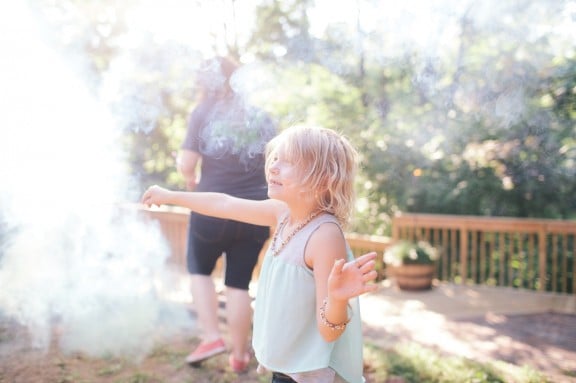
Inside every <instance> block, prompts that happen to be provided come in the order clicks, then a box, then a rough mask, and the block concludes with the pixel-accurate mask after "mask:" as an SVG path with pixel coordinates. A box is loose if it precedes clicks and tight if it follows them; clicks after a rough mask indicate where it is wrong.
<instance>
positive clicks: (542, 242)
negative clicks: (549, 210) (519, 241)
mask: <svg viewBox="0 0 576 383" xmlns="http://www.w3.org/2000/svg"><path fill="white" fill-rule="evenodd" d="M538 274H539V277H540V286H538V290H540V291H545V290H546V230H545V228H544V227H543V226H542V227H541V228H540V230H538Z"/></svg>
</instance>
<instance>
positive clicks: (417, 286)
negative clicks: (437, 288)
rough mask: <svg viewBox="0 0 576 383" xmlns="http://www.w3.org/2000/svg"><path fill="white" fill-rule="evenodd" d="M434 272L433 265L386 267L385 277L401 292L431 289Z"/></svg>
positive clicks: (434, 267)
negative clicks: (394, 283) (392, 281)
mask: <svg viewBox="0 0 576 383" xmlns="http://www.w3.org/2000/svg"><path fill="white" fill-rule="evenodd" d="M435 271H436V266H435V265H400V266H391V265H387V266H386V275H387V276H388V278H390V279H392V280H394V281H395V282H396V285H397V286H398V287H399V288H400V289H402V290H412V291H416V290H429V289H431V288H432V280H433V279H434V273H435Z"/></svg>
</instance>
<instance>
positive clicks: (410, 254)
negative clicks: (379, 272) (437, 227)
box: [384, 240, 438, 290]
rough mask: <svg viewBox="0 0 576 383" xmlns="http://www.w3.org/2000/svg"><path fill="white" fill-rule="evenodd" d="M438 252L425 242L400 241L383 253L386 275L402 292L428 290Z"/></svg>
mask: <svg viewBox="0 0 576 383" xmlns="http://www.w3.org/2000/svg"><path fill="white" fill-rule="evenodd" d="M437 259H438V250H437V249H436V248H435V247H434V246H432V245H431V244H430V243H428V242H426V241H406V240H401V241H398V242H396V243H395V244H393V245H392V246H391V247H389V248H388V249H386V251H385V252H384V264H385V265H386V275H387V277H388V278H390V279H391V280H393V281H394V282H395V283H396V285H397V286H398V287H399V288H400V289H402V290H428V289H431V288H432V280H433V279H434V275H435V272H436V261H437Z"/></svg>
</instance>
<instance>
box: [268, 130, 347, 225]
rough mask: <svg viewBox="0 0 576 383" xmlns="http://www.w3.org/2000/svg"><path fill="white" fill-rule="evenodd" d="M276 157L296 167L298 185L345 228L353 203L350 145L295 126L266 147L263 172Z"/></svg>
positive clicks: (328, 133)
mask: <svg viewBox="0 0 576 383" xmlns="http://www.w3.org/2000/svg"><path fill="white" fill-rule="evenodd" d="M276 154H281V155H282V156H283V157H286V158H289V159H290V161H291V162H293V163H294V164H295V165H296V167H297V168H298V169H299V175H300V177H301V185H302V186H304V187H306V188H308V189H310V191H311V193H313V196H314V198H315V201H316V202H317V204H318V207H319V208H320V209H321V210H323V211H326V212H328V213H330V214H333V215H334V216H335V217H336V218H337V219H338V221H339V222H340V224H341V225H342V226H345V225H346V224H347V223H348V220H349V218H350V215H351V213H352V209H353V206H354V199H355V193H354V177H355V176H356V158H357V153H356V150H355V149H354V148H353V147H352V145H351V144H350V142H349V141H348V140H347V139H346V138H345V137H344V136H342V135H340V134H338V133H336V132H335V131H333V130H330V129H326V128H319V127H307V126H294V127H291V128H287V129H285V130H284V131H282V132H281V133H280V134H279V135H278V136H276V137H275V138H274V139H272V140H271V141H270V142H269V143H268V146H267V150H266V169H268V168H269V166H270V165H271V161H272V159H273V157H274V156H275V155H276ZM266 173H267V174H268V172H266Z"/></svg>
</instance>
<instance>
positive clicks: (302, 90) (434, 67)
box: [33, 0, 576, 234]
mask: <svg viewBox="0 0 576 383" xmlns="http://www.w3.org/2000/svg"><path fill="white" fill-rule="evenodd" d="M33 5H34V9H35V10H36V14H37V16H38V20H39V22H40V23H41V24H40V25H41V27H42V28H44V29H45V30H46V33H45V36H46V39H48V40H49V41H50V42H51V43H52V44H54V45H56V46H58V47H59V49H60V50H61V51H62V52H65V53H66V54H67V55H68V56H69V57H71V58H73V61H74V62H76V63H79V64H80V65H78V67H79V68H82V70H83V71H85V72H86V73H85V74H86V78H89V79H90V84H91V86H92V89H93V91H94V93H95V94H98V96H99V97H100V98H102V100H103V101H105V102H106V103H108V104H109V105H110V108H111V110H112V111H113V112H114V114H115V116H116V118H117V123H118V126H119V127H120V128H121V129H123V132H124V134H123V136H124V140H125V142H124V145H125V150H126V152H127V153H129V155H128V159H129V163H130V169H131V175H132V177H134V183H135V185H136V189H138V191H137V192H136V193H135V194H139V192H140V191H141V190H142V189H143V188H144V187H145V186H147V185H149V184H152V183H157V184H162V185H165V186H169V187H172V188H183V183H182V179H181V177H180V176H179V175H178V173H177V172H176V168H175V153H176V151H177V150H178V146H179V144H180V142H181V140H182V137H183V135H184V132H185V127H186V120H187V116H188V112H189V111H190V110H191V108H193V106H194V103H195V89H193V73H194V69H195V67H196V66H197V65H198V63H199V62H200V61H201V60H202V59H203V58H205V57H207V56H210V55H213V54H231V55H234V56H236V57H238V58H239V59H240V60H242V61H243V62H244V63H245V64H246V65H245V67H244V69H243V73H242V76H241V77H240V78H241V79H242V80H241V81H240V82H239V85H238V86H239V87H240V88H241V90H242V91H244V92H246V93H247V94H248V95H249V96H250V97H251V99H252V100H253V101H254V102H256V103H258V104H259V105H260V106H262V107H264V108H266V109H267V110H268V111H270V112H271V113H272V114H273V115H274V116H275V117H276V119H277V120H278V122H279V124H280V127H286V126H289V125H291V124H295V123H306V124H315V125H323V126H326V127H330V128H334V129H337V130H339V131H342V132H344V133H345V134H346V135H347V136H349V137H350V139H351V140H352V141H353V142H354V144H355V145H356V146H357V147H358V149H359V153H360V155H361V160H362V172H361V174H360V175H359V177H358V180H357V182H358V192H359V200H358V212H357V215H356V219H355V222H354V225H353V230H355V231H358V232H361V233H370V234H387V233H388V231H389V223H390V219H391V217H392V216H393V215H394V214H397V213H399V212H423V213H445V214H468V215H487V216H515V217H540V218H563V219H573V218H575V217H576V197H575V196H576V125H575V123H574V121H575V115H576V49H575V48H576V47H575V41H576V39H575V37H576V36H574V31H575V30H576V25H575V24H576V22H575V21H574V20H575V14H576V5H575V3H574V2H573V1H556V2H549V1H546V0H537V1H534V0H521V1H516V2H499V1H496V0H490V1H486V2H481V3H478V2H473V1H456V0H442V1H437V2H436V1H435V2H432V4H428V3H427V2H425V3H417V4H416V3H414V2H406V3H405V4H395V5H393V4H391V3H390V2H384V1H373V0H358V1H355V2H345V4H340V3H335V2H330V1H320V0H317V1H312V0H290V1H275V0H252V1H248V0H222V1H216V2H208V1H184V0H183V1H177V0H172V1H168V2H162V3H161V2H151V1H143V0H130V1H124V2H120V3H118V2H115V1H111V0H101V1H98V2H93V1H84V0H56V1H54V0H51V1H47V0H36V1H35V2H34V3H33ZM169 32H170V33H169Z"/></svg>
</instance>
